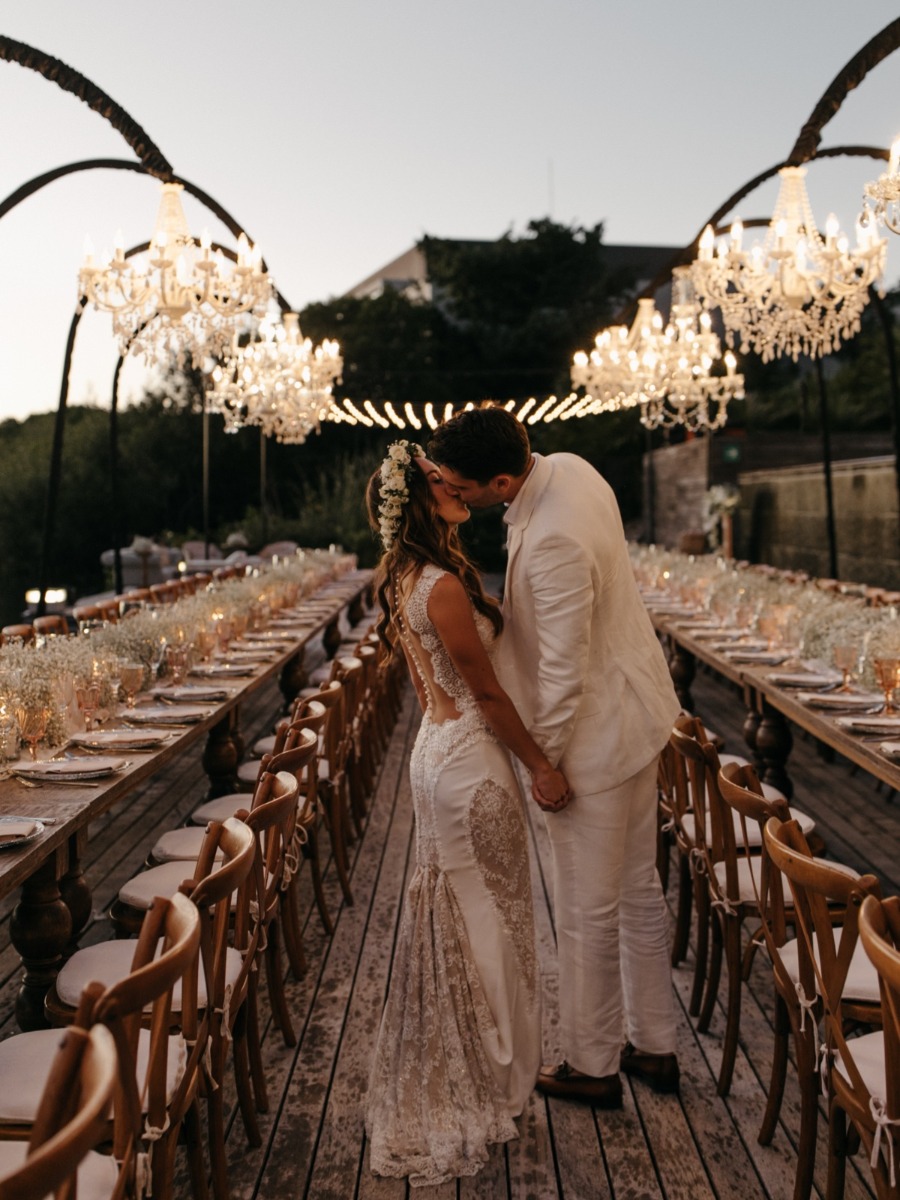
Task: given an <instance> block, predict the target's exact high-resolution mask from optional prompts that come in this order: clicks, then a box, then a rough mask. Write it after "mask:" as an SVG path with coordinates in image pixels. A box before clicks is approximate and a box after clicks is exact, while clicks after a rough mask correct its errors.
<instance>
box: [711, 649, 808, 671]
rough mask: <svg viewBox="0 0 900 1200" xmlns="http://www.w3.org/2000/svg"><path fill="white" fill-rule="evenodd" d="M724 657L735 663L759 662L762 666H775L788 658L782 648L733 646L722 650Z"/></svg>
mask: <svg viewBox="0 0 900 1200" xmlns="http://www.w3.org/2000/svg"><path fill="white" fill-rule="evenodd" d="M723 653H724V655H725V657H726V658H728V659H730V660H731V662H736V663H761V664H762V665H763V666H769V667H775V666H777V665H778V663H783V662H784V661H785V660H786V659H788V658H790V657H791V656H790V655H789V654H786V653H785V651H784V650H752V649H749V648H747V649H745V648H744V647H742V646H735V647H734V649H732V650H725V651H723Z"/></svg>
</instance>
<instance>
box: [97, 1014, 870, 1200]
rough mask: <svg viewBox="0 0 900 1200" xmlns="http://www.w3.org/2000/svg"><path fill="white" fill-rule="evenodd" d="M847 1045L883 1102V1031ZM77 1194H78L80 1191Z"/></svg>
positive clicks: (837, 1059)
mask: <svg viewBox="0 0 900 1200" xmlns="http://www.w3.org/2000/svg"><path fill="white" fill-rule="evenodd" d="M847 1045H848V1046H849V1047H850V1051H851V1053H852V1055H853V1061H854V1062H855V1063H856V1067H857V1070H858V1071H859V1073H860V1075H862V1077H863V1083H865V1085H866V1087H867V1088H868V1089H869V1092H870V1094H871V1095H872V1097H873V1098H874V1099H875V1100H880V1101H881V1102H882V1104H883V1103H884V1101H885V1094H886V1092H887V1085H886V1080H885V1067H884V1032H883V1031H882V1030H881V1029H876V1030H875V1031H874V1032H873V1033H864V1034H863V1035H862V1036H861V1037H855V1038H852V1039H851V1040H850V1041H849V1042H848V1043H847ZM834 1070H835V1071H837V1073H838V1074H839V1075H840V1077H841V1079H842V1080H843V1081H844V1082H845V1083H846V1084H847V1086H848V1087H850V1086H852V1085H851V1084H850V1078H849V1076H848V1074H847V1072H846V1070H845V1069H844V1064H843V1062H842V1061H841V1056H840V1054H839V1053H838V1052H837V1051H835V1055H834ZM886 1132H887V1133H888V1136H890V1132H891V1131H890V1130H887V1131H886ZM78 1195H79V1196H80V1195H81V1192H79V1193H78Z"/></svg>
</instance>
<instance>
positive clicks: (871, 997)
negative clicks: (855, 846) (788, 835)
mask: <svg viewBox="0 0 900 1200" xmlns="http://www.w3.org/2000/svg"><path fill="white" fill-rule="evenodd" d="M832 865H834V864H832ZM813 946H814V948H815V953H816V955H817V956H818V952H819V951H818V942H817V940H816V937H815V934H814V935H813ZM778 953H779V955H780V957H781V961H782V962H783V963H784V965H785V968H786V970H787V972H788V974H789V975H790V977H791V979H792V980H793V981H794V983H798V982H799V980H800V969H799V966H798V946H797V939H796V938H789V939H788V940H787V941H786V942H785V943H784V945H783V946H782V947H781V948H780V949H779V951H778ZM816 991H817V992H818V991H819V986H818V981H816ZM843 995H844V999H845V1000H857V1001H863V1002H864V1003H867V1004H880V1003H881V992H880V991H879V988H878V972H877V971H876V970H875V967H874V966H873V965H872V960H871V959H870V958H869V956H868V954H866V952H865V950H864V948H863V944H862V942H861V941H860V942H857V943H856V945H855V946H854V947H853V957H852V958H851V959H850V967H849V970H848V971H847V982H846V983H845V984H844V992H843ZM853 1045H854V1047H855V1046H856V1041H854V1043H853ZM854 1057H855V1050H854ZM883 1082H884V1081H883V1080H882V1085H883Z"/></svg>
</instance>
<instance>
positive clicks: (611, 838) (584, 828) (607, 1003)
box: [544, 758, 675, 1076]
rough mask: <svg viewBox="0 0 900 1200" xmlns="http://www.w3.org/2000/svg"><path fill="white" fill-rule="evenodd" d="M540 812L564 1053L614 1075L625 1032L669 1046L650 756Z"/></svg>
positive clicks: (670, 1003) (671, 1007) (635, 1039)
mask: <svg viewBox="0 0 900 1200" xmlns="http://www.w3.org/2000/svg"><path fill="white" fill-rule="evenodd" d="M570 783H571V784H572V790H573V792H574V799H573V800H572V802H571V804H570V805H569V806H568V808H566V809H564V810H563V811H562V812H559V813H545V814H544V817H545V820H546V824H547V830H548V833H549V837H550V845H551V849H552V854H553V875H554V882H553V890H554V907H555V915H556V940H557V951H558V956H559V1012H560V1048H561V1051H562V1057H563V1058H565V1059H566V1061H567V1062H568V1063H569V1065H570V1066H571V1067H574V1068H575V1070H577V1071H583V1072H584V1073H585V1074H587V1075H597V1076H602V1075H612V1074H614V1073H615V1072H616V1071H618V1069H619V1054H620V1051H621V1049H622V1044H623V1041H624V1040H625V1039H626V1038H627V1040H628V1041H630V1042H632V1043H633V1044H634V1045H635V1046H637V1047H638V1049H640V1050H642V1051H644V1052H645V1053H648V1054H668V1053H671V1052H673V1051H674V1050H675V1004H674V996H673V991H672V976H671V969H670V966H669V948H668V911H667V908H666V903H665V899H664V897H663V892H662V887H661V885H660V881H659V875H658V874H657V871H656V825H657V791H656V759H655V758H654V759H653V761H652V762H650V763H648V765H647V766H646V767H643V768H642V769H641V770H640V771H638V773H637V774H636V775H632V776H631V778H630V779H627V780H626V781H625V782H624V783H622V784H620V785H619V786H618V787H615V788H611V789H609V790H608V791H603V792H593V793H591V794H585V793H584V792H583V791H580V790H579V788H578V780H577V779H570Z"/></svg>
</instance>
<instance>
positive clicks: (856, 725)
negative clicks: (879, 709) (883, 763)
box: [834, 714, 900, 737]
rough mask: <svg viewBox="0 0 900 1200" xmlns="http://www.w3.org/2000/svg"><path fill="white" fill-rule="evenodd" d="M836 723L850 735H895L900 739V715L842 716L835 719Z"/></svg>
mask: <svg viewBox="0 0 900 1200" xmlns="http://www.w3.org/2000/svg"><path fill="white" fill-rule="evenodd" d="M834 723H835V725H839V726H840V728H841V729H845V730H846V731H847V732H848V733H867V734H875V735H880V736H881V737H885V736H886V735H888V734H891V733H893V734H896V735H897V736H898V737H900V715H897V716H884V715H880V716H879V715H878V714H872V715H870V716H856V717H854V716H841V717H835V719H834Z"/></svg>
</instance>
